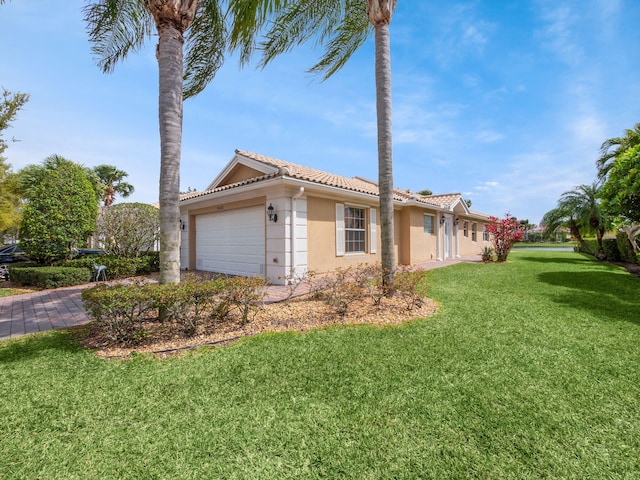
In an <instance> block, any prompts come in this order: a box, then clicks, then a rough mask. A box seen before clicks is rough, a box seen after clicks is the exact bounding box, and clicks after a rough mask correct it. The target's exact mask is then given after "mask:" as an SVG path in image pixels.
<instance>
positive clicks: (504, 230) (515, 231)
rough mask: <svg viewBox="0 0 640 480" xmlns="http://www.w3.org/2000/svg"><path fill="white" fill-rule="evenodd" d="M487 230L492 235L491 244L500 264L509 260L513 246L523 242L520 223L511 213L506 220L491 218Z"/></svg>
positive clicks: (522, 230)
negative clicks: (520, 241)
mask: <svg viewBox="0 0 640 480" xmlns="http://www.w3.org/2000/svg"><path fill="white" fill-rule="evenodd" d="M486 229H487V232H489V234H490V235H491V242H492V243H493V247H494V249H495V252H496V255H497V256H498V261H499V262H504V261H506V260H507V257H508V256H509V252H510V251H511V247H512V246H513V244H514V243H516V242H517V241H519V240H521V239H522V236H523V235H524V229H523V228H522V224H521V223H520V221H519V220H518V219H517V218H515V217H512V216H511V215H510V214H509V213H506V214H505V216H504V218H498V217H489V223H488V224H487V226H486Z"/></svg>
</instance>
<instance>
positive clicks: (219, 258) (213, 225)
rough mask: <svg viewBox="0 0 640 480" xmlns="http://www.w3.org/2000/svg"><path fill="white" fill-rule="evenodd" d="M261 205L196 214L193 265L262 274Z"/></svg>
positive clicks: (230, 273)
mask: <svg viewBox="0 0 640 480" xmlns="http://www.w3.org/2000/svg"><path fill="white" fill-rule="evenodd" d="M264 223H265V213H264V207H261V206H260V207H250V208H241V209H237V210H230V211H228V212H218V213H207V214H204V215H198V216H197V217H196V268H197V269H198V270H204V271H207V272H217V273H225V274H229V275H247V276H264V258H265V246H264V228H265V227H264Z"/></svg>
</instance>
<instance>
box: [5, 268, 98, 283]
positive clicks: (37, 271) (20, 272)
mask: <svg viewBox="0 0 640 480" xmlns="http://www.w3.org/2000/svg"><path fill="white" fill-rule="evenodd" d="M10 276H11V280H12V281H13V282H16V283H17V284H18V285H24V286H31V287H40V288H58V287H69V286H72V285H80V284H83V283H89V282H90V281H91V272H89V271H87V270H85V269H84V268H72V267H11V270H10Z"/></svg>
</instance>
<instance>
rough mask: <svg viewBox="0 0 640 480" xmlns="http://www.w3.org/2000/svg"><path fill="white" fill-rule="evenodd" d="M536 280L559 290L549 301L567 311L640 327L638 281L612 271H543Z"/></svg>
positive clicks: (639, 289) (639, 286)
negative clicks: (622, 321)
mask: <svg viewBox="0 0 640 480" xmlns="http://www.w3.org/2000/svg"><path fill="white" fill-rule="evenodd" d="M538 278H539V279H540V280H541V281H542V282H544V283H547V284H549V285H553V286H555V287H563V288H562V289H559V290H557V293H556V297H555V298H553V300H554V301H555V302H557V303H560V304H562V305H567V306H569V307H571V308H575V309H582V310H587V311H589V312H591V313H596V314H597V315H598V316H600V317H602V318H607V319H609V320H614V321H620V320H624V321H631V322H633V323H636V324H639V325H640V308H639V307H640V302H639V301H638V294H639V293H640V279H638V278H636V277H634V276H632V275H629V274H625V273H622V272H619V271H616V270H610V271H589V272H562V271H561V272H544V273H540V274H539V275H538Z"/></svg>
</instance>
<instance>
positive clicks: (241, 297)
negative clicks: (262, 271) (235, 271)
mask: <svg viewBox="0 0 640 480" xmlns="http://www.w3.org/2000/svg"><path fill="white" fill-rule="evenodd" d="M266 286H267V282H266V281H265V279H264V278H260V277H248V278H247V277H232V278H230V279H228V280H226V285H225V288H224V292H225V298H224V300H225V302H227V303H228V304H229V306H232V307H235V308H236V309H237V310H238V311H239V313H240V316H241V318H242V323H243V324H245V323H248V322H249V315H250V314H251V313H252V312H256V311H257V310H258V308H259V307H261V306H262V304H263V301H264V296H265V291H264V289H265V287H266Z"/></svg>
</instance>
